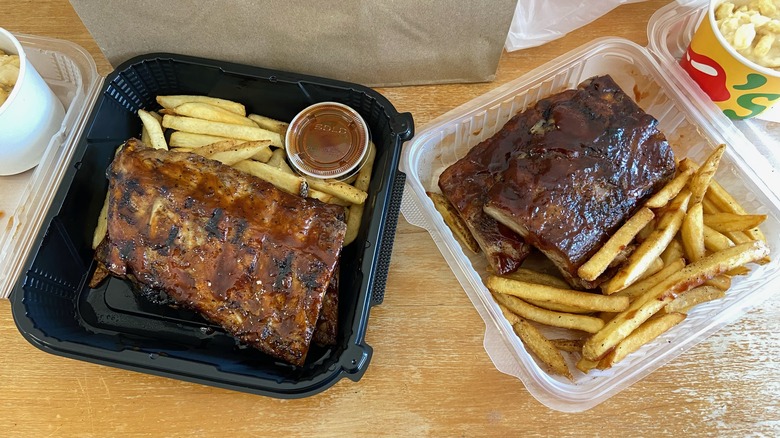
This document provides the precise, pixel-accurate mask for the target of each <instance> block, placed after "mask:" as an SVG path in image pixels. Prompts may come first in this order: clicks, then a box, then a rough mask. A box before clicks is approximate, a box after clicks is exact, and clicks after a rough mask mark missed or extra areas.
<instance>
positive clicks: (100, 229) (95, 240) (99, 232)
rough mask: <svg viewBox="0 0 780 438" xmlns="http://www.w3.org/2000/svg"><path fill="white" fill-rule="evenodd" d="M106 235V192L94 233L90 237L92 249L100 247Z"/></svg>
mask: <svg viewBox="0 0 780 438" xmlns="http://www.w3.org/2000/svg"><path fill="white" fill-rule="evenodd" d="M107 233H108V192H106V199H105V201H103V207H102V208H101V209H100V214H98V220H97V226H96V227H95V233H94V234H93V235H92V249H95V248H97V247H98V245H100V242H102V241H103V239H105V238H106V234H107Z"/></svg>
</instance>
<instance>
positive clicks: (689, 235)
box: [680, 202, 706, 262]
mask: <svg viewBox="0 0 780 438" xmlns="http://www.w3.org/2000/svg"><path fill="white" fill-rule="evenodd" d="M680 235H681V237H682V244H683V249H684V251H685V256H686V257H687V258H688V260H690V261H692V262H695V261H696V260H699V259H701V258H702V257H704V254H705V252H706V248H705V245H704V224H703V223H702V205H701V203H700V202H697V203H696V204H693V205H692V206H691V207H690V208H689V209H688V212H687V213H686V214H685V218H684V219H683V223H682V226H681V227H680Z"/></svg>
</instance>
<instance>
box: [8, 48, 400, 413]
mask: <svg viewBox="0 0 780 438" xmlns="http://www.w3.org/2000/svg"><path fill="white" fill-rule="evenodd" d="M161 94H201V95H208V96H213V97H220V98H224V99H230V100H235V101H238V102H241V103H243V104H245V105H246V107H247V112H253V113H257V114H262V115H265V116H268V117H273V118H275V119H279V120H285V121H289V120H291V119H292V118H293V116H294V115H295V114H296V113H297V112H298V111H300V110H302V109H303V108H305V107H307V106H309V105H311V104H314V103H317V102H322V101H335V102H340V103H344V104H346V105H349V106H351V107H352V108H354V109H355V110H357V111H358V112H359V113H360V114H361V116H362V117H363V118H364V119H365V120H366V122H367V123H368V125H369V128H370V132H371V137H372V140H373V142H374V143H375V145H376V148H377V156H376V161H375V163H374V170H373V175H372V180H371V185H370V188H369V191H368V194H369V196H368V199H367V201H366V204H365V211H364V215H363V219H362V223H361V226H360V231H359V234H358V237H357V239H356V240H355V241H354V242H353V243H352V244H350V245H348V246H347V247H345V248H344V250H343V253H342V258H341V263H340V264H341V271H340V272H341V278H340V291H339V292H340V299H339V332H338V342H337V345H336V346H335V347H331V348H323V347H317V346H315V345H312V348H311V350H310V351H309V354H308V357H307V360H306V363H305V365H304V366H302V367H295V366H292V365H289V364H286V363H283V362H281V361H279V360H276V359H273V358H271V357H269V356H267V355H264V354H262V353H260V352H259V351H256V350H254V349H252V348H247V347H244V346H241V345H238V344H237V343H236V341H235V340H234V339H233V338H232V337H230V336H229V335H227V334H225V333H224V332H223V331H222V330H221V329H220V328H219V327H216V326H214V325H212V324H209V323H208V322H206V321H205V320H203V319H202V318H200V317H199V316H198V315H196V314H194V313H192V312H189V311H185V310H176V309H173V308H169V307H166V306H160V305H155V304H152V303H150V302H148V301H146V300H144V299H143V298H140V297H138V296H137V295H136V294H135V293H134V292H133V291H132V289H131V286H130V284H129V283H128V282H127V281H124V280H120V279H117V278H113V277H112V278H110V279H109V280H107V281H105V282H103V284H102V285H100V286H99V287H98V289H90V288H89V286H88V285H87V283H88V281H89V278H90V276H91V274H92V272H93V271H94V269H95V263H94V262H93V250H92V249H91V242H92V234H93V230H94V229H95V225H96V223H97V217H98V213H99V211H100V208H101V206H102V204H103V200H104V197H105V194H106V191H107V189H108V181H107V179H106V176H105V171H106V168H107V166H108V165H109V163H110V161H111V159H112V158H113V155H114V150H115V149H116V147H117V146H119V145H120V144H121V143H123V142H124V141H125V140H127V139H128V138H130V137H134V136H138V135H139V133H140V130H141V122H140V120H139V118H138V117H137V115H136V111H137V110H138V109H139V108H144V109H156V108H158V107H159V106H158V105H157V103H156V101H155V97H156V96H157V95H161ZM413 132H414V122H413V120H412V117H411V115H410V114H409V113H403V114H399V113H398V112H397V111H396V110H395V108H394V107H393V106H392V104H391V103H390V102H389V101H388V100H387V99H385V98H384V97H383V96H381V95H380V94H379V93H377V92H376V91H374V90H372V89H369V88H366V87H363V86H360V85H357V84H351V83H346V82H340V81H335V80H330V79H325V78H319V77H312V76H304V75H298V74H294V73H288V72H281V71H274V70H269V69H263V68H258V67H251V66H246V65H238V64H232V63H225V62H220V61H214V60H208V59H201V58H194V57H188V56H181V55H174V54H166V53H155V54H149V55H142V56H139V57H136V58H133V59H131V60H129V61H127V62H125V63H124V64H122V65H120V66H119V67H118V68H117V69H116V70H114V72H112V73H111V74H110V75H108V77H106V79H105V81H104V83H103V86H102V89H101V92H100V94H99V96H98V98H97V101H96V102H95V104H94V106H93V107H92V108H91V109H89V115H88V116H87V119H86V123H85V124H84V130H83V132H82V133H81V135H80V136H76V138H77V140H76V141H77V143H76V147H75V151H74V153H73V156H72V158H71V160H70V162H69V163H66V164H65V165H66V166H67V168H66V169H65V175H64V177H63V179H62V182H61V184H60V185H59V186H58V188H57V192H56V194H55V196H54V200H53V202H52V204H51V206H50V207H49V210H48V212H47V213H46V217H45V218H44V221H43V224H42V226H41V229H40V231H39V232H38V234H37V236H36V238H35V242H34V244H33V246H32V250H31V251H30V253H29V254H28V256H27V259H26V262H25V265H24V267H23V269H22V274H21V275H20V277H19V278H18V279H17V281H16V283H15V284H14V286H13V292H12V294H11V302H12V311H13V316H14V320H15V321H16V324H17V327H18V328H19V331H20V332H21V333H22V334H23V335H24V337H25V338H26V339H27V340H28V341H29V342H31V343H32V344H33V345H35V346H36V347H38V348H40V349H42V350H44V351H47V352H49V353H53V354H57V355H61V356H65V357H70V358H75V359H80V360H85V361H88V362H94V363H98V364H103V365H110V366H114V367H118V368H123V369H128V370H134V371H140V372H145V373H149V374H155V375H160V376H166V377H172V378H177V379H181V380H186V381H191V382H197V383H202V384H207V385H213V386H217V387H222V388H228V389H233V390H240V391H246V392H251V393H257V394H262V395H269V396H274V397H281V398H294V397H304V396H308V395H312V394H315V393H318V392H321V391H323V390H325V389H327V388H328V387H330V386H331V385H333V384H334V383H335V382H337V381H338V380H340V379H341V378H343V377H349V378H350V379H352V380H354V381H357V380H359V379H360V377H361V376H362V375H363V373H364V372H365V370H366V367H367V366H368V363H369V360H370V359H371V354H372V349H371V347H370V346H369V345H367V344H366V343H365V340H364V337H365V332H366V326H367V323H368V316H369V311H370V309H371V307H372V306H374V305H377V304H380V303H381V302H382V300H383V297H384V289H385V281H386V278H387V272H388V268H389V263H390V255H391V251H392V245H393V238H394V235H395V226H396V221H397V218H398V211H399V207H400V202H401V195H402V192H403V186H404V180H405V175H404V174H403V173H401V172H399V171H398V170H397V168H398V161H399V157H400V152H401V145H402V144H403V142H404V141H406V140H409V139H411V137H412V135H413Z"/></svg>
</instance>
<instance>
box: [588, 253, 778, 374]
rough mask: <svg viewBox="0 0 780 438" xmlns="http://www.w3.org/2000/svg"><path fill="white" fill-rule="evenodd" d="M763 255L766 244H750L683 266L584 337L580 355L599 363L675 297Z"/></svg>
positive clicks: (710, 255)
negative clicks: (585, 338) (602, 326)
mask: <svg viewBox="0 0 780 438" xmlns="http://www.w3.org/2000/svg"><path fill="white" fill-rule="evenodd" d="M767 255H769V248H768V247H767V246H766V244H764V243H763V242H761V241H752V242H748V243H744V244H740V245H737V246H734V247H731V248H727V249H725V250H723V251H718V252H715V253H712V254H709V255H707V256H705V257H704V258H702V259H701V260H699V261H696V262H693V263H691V264H689V265H687V266H686V267H684V268H683V269H681V270H679V271H677V272H675V273H674V274H672V275H671V276H669V277H667V278H666V279H664V280H663V281H661V282H660V283H658V284H657V285H655V286H654V287H652V288H651V289H650V290H648V291H647V292H645V294H644V295H642V296H640V297H638V298H637V299H636V300H635V301H634V302H632V303H631V305H630V306H629V307H628V309H627V310H625V311H624V312H621V313H620V314H618V315H616V316H615V317H614V318H613V319H612V320H611V321H610V322H609V323H607V324H606V325H605V326H604V328H603V329H602V330H600V331H599V332H598V333H595V334H594V335H593V336H591V337H590V338H588V339H587V340H586V341H585V343H584V344H583V346H582V354H583V356H585V357H586V358H588V359H589V360H594V361H596V360H601V358H603V357H604V356H605V355H606V354H607V353H608V352H609V351H610V350H612V349H613V348H615V346H617V344H618V343H619V342H620V341H622V340H623V339H625V338H626V336H628V335H629V334H631V332H633V331H634V330H635V329H636V328H637V327H639V325H641V324H642V323H643V322H645V321H646V320H647V319H648V318H650V317H651V316H652V315H654V314H655V313H656V312H658V311H659V310H660V309H662V308H663V307H664V306H665V305H666V304H668V303H669V302H670V301H671V300H672V299H674V298H675V294H677V293H682V292H684V291H686V290H688V289H691V288H693V287H696V286H698V285H700V284H702V283H703V282H704V281H706V280H707V279H710V278H713V277H715V276H717V275H720V274H722V273H723V272H727V271H729V270H731V269H733V268H735V267H737V266H741V265H744V264H747V263H750V262H754V261H756V260H760V259H761V258H763V257H766V256H767Z"/></svg>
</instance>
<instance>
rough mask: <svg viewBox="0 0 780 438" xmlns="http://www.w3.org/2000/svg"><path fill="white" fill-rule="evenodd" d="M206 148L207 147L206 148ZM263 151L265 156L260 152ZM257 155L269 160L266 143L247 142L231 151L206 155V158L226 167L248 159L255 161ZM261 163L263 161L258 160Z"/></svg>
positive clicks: (268, 150)
mask: <svg viewBox="0 0 780 438" xmlns="http://www.w3.org/2000/svg"><path fill="white" fill-rule="evenodd" d="M206 147H208V146H206ZM262 151H265V154H264V153H263V152H262ZM258 155H261V156H268V158H270V155H271V150H270V149H269V148H268V143H267V142H252V141H248V142H245V143H241V144H239V145H238V146H236V147H235V148H233V149H230V150H226V151H219V152H214V153H212V154H209V155H208V158H211V159H212V160H217V161H219V162H222V163H223V164H227V165H228V166H230V165H233V164H236V163H238V162H239V161H243V160H246V159H249V158H253V159H257V158H256V157H257V156H258ZM259 161H263V160H259Z"/></svg>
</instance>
